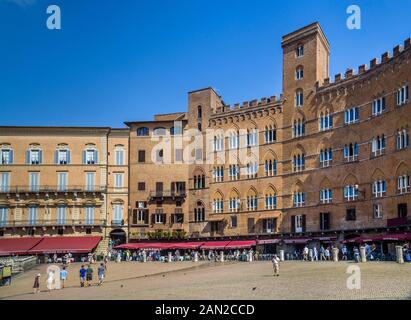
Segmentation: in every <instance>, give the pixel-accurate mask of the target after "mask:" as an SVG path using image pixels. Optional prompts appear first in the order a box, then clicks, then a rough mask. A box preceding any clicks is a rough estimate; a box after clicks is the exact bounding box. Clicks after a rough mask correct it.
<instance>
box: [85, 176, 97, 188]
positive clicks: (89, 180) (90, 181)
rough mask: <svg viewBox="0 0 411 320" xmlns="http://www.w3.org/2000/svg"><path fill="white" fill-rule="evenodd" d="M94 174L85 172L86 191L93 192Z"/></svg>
mask: <svg viewBox="0 0 411 320" xmlns="http://www.w3.org/2000/svg"><path fill="white" fill-rule="evenodd" d="M95 176H96V174H95V172H86V191H93V190H94V187H95Z"/></svg>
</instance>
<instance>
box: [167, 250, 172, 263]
mask: <svg viewBox="0 0 411 320" xmlns="http://www.w3.org/2000/svg"><path fill="white" fill-rule="evenodd" d="M172 261H173V255H172V253H171V252H169V253H168V258H167V262H172Z"/></svg>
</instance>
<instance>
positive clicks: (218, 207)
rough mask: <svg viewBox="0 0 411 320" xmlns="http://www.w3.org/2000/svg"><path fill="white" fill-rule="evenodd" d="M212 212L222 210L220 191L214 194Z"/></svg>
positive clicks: (220, 211)
mask: <svg viewBox="0 0 411 320" xmlns="http://www.w3.org/2000/svg"><path fill="white" fill-rule="evenodd" d="M213 212H214V213H223V212H224V200H223V195H222V194H221V193H220V192H216V193H215V194H214V200H213Z"/></svg>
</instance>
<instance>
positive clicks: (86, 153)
mask: <svg viewBox="0 0 411 320" xmlns="http://www.w3.org/2000/svg"><path fill="white" fill-rule="evenodd" d="M97 163H98V150H97V149H96V146H95V145H94V144H87V145H86V148H85V149H84V150H83V164H90V165H92V164H97Z"/></svg>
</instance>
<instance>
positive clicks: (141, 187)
mask: <svg viewBox="0 0 411 320" xmlns="http://www.w3.org/2000/svg"><path fill="white" fill-rule="evenodd" d="M137 189H138V191H144V190H146V183H145V182H139V183H138V184H137Z"/></svg>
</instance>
